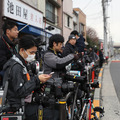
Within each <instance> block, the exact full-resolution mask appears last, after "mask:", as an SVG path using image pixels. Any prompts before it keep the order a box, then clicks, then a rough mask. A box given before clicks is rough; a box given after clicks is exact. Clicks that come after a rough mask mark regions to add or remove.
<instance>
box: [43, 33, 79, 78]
mask: <svg viewBox="0 0 120 120" xmlns="http://www.w3.org/2000/svg"><path fill="white" fill-rule="evenodd" d="M63 42H64V38H63V36H62V35H60V34H55V35H53V36H51V37H50V39H49V47H48V50H47V51H46V52H45V54H44V73H46V74H49V73H50V72H55V73H54V74H53V77H56V78H58V77H59V75H60V73H61V72H63V71H64V68H65V66H66V65H68V64H69V63H71V61H72V60H73V59H79V56H78V55H76V54H73V53H72V54H69V55H67V56H66V57H59V56H58V53H59V52H60V51H61V48H62V44H63Z"/></svg>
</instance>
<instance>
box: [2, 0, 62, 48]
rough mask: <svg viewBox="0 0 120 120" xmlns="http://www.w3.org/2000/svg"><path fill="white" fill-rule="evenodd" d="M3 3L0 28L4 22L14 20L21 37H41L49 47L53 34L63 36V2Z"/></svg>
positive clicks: (30, 0)
mask: <svg viewBox="0 0 120 120" xmlns="http://www.w3.org/2000/svg"><path fill="white" fill-rule="evenodd" d="M1 3H2V4H1V5H0V6H1V7H0V12H1V14H0V18H1V19H0V23H1V24H0V27H2V24H3V22H4V20H6V19H11V20H14V21H15V22H17V23H18V29H19V30H20V32H19V37H21V36H23V35H25V34H32V35H34V36H37V37H38V36H39V37H40V38H41V39H42V40H43V41H46V43H47V46H48V40H49V37H50V36H51V35H52V34H56V33H59V34H62V27H63V25H62V24H63V23H62V22H63V21H62V17H63V16H62V9H63V8H62V3H63V2H62V0H54V1H53V0H2V1H1ZM22 28H24V29H22ZM0 35H2V30H0Z"/></svg>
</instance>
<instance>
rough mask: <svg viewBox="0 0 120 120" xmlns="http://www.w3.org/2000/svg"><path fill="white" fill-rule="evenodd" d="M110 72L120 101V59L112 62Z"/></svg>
mask: <svg viewBox="0 0 120 120" xmlns="http://www.w3.org/2000/svg"><path fill="white" fill-rule="evenodd" d="M110 74H111V77H112V80H113V84H114V87H115V90H116V93H117V96H118V99H119V101H120V59H119V61H113V62H111V64H110Z"/></svg>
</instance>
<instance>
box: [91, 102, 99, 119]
mask: <svg viewBox="0 0 120 120" xmlns="http://www.w3.org/2000/svg"><path fill="white" fill-rule="evenodd" d="M93 105H94V107H99V106H100V101H99V100H93ZM92 112H93V110H92ZM96 113H97V116H98V117H99V116H100V113H99V112H96ZM91 118H93V116H91Z"/></svg>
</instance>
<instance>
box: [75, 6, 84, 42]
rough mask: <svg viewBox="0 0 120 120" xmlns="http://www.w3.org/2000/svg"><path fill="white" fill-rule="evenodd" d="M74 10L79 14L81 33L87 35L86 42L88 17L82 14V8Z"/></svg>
mask: <svg viewBox="0 0 120 120" xmlns="http://www.w3.org/2000/svg"><path fill="white" fill-rule="evenodd" d="M74 10H75V11H76V12H77V13H78V14H79V33H80V34H81V32H82V31H83V32H84V33H85V36H84V38H85V40H86V15H85V14H84V13H83V12H82V10H81V9H80V8H74Z"/></svg>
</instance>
